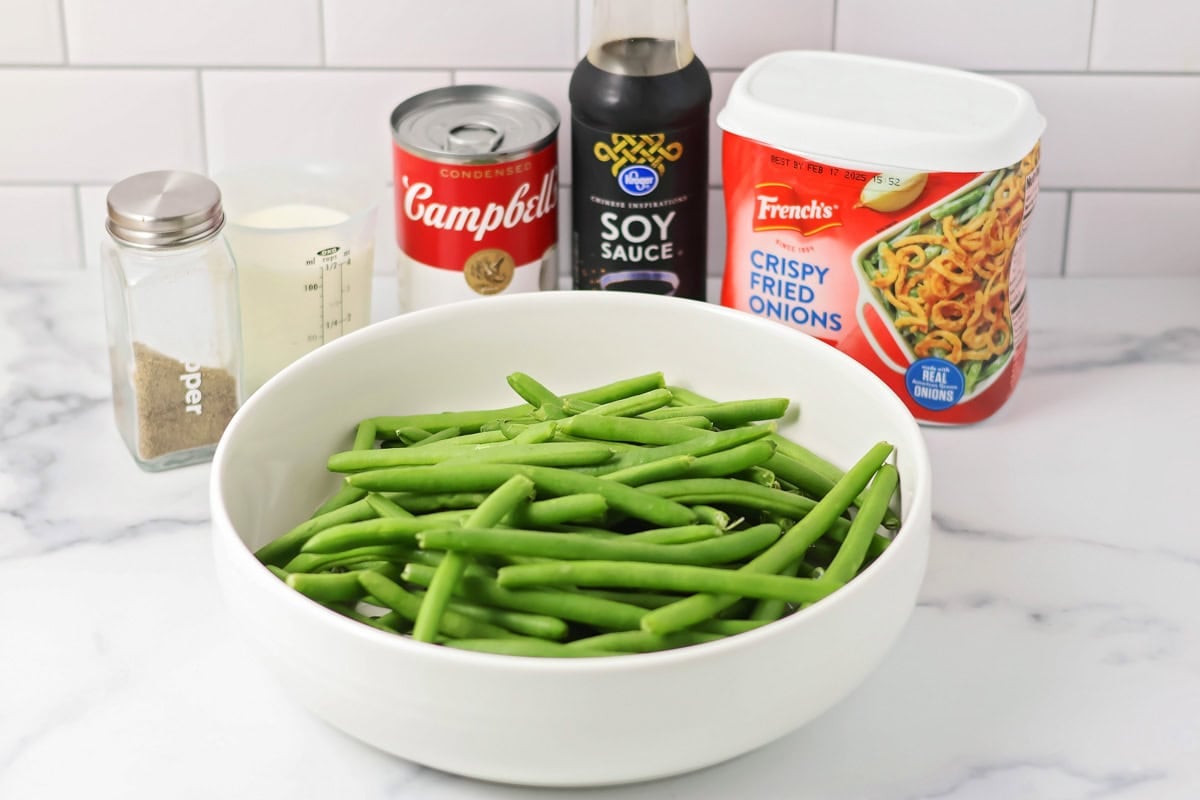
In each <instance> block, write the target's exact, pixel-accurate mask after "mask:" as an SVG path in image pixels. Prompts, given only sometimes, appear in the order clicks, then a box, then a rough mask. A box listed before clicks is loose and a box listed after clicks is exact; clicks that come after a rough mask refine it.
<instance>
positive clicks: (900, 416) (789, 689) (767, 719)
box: [211, 292, 930, 786]
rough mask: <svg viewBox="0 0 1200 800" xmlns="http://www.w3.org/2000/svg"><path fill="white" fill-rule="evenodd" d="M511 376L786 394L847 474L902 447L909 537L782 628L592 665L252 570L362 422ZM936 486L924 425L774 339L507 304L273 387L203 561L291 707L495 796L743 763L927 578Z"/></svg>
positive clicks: (645, 307) (703, 320)
mask: <svg viewBox="0 0 1200 800" xmlns="http://www.w3.org/2000/svg"><path fill="white" fill-rule="evenodd" d="M517 370H520V371H524V372H527V373H529V374H530V375H532V376H534V377H536V378H538V379H539V380H541V381H542V382H543V383H545V384H546V385H548V386H549V387H551V388H552V389H554V390H557V391H562V392H569V391H574V390H577V389H583V388H587V387H589V386H594V385H599V384H603V383H607V382H609V381H613V380H617V379H620V378H623V377H628V376H632V375H636V374H641V373H646V372H653V371H655V370H661V371H663V372H664V373H665V374H666V376H667V380H668V381H669V382H672V383H677V384H679V385H683V386H687V387H689V388H692V389H694V390H696V391H698V392H700V393H701V394H705V395H709V396H712V397H714V398H718V399H738V398H750V397H760V396H761V397H768V396H786V397H790V398H793V399H794V401H795V403H796V404H797V405H798V407H799V410H800V413H799V415H798V418H797V417H796V415H792V419H791V420H790V421H789V422H788V423H787V424H786V425H784V426H783V427H781V432H783V433H786V434H788V435H790V436H793V437H794V438H795V439H797V440H798V441H800V442H802V443H804V444H806V445H807V446H808V447H810V448H811V449H813V450H815V451H816V452H818V453H820V454H822V455H824V456H826V457H827V458H829V459H830V460H832V461H834V462H835V463H838V464H840V465H841V466H843V467H848V466H849V465H850V464H852V463H853V462H854V461H855V460H857V459H858V458H859V456H861V455H862V454H863V453H865V452H866V450H867V449H868V448H869V447H870V446H871V445H872V444H874V443H875V442H877V441H880V440H887V441H890V442H892V443H893V444H894V445H895V446H896V454H895V462H896V464H897V467H898V468H899V471H900V476H901V502H902V509H903V511H902V513H903V526H902V528H901V530H900V532H899V534H898V535H897V537H896V540H895V542H894V543H893V544H892V546H891V547H889V548H888V549H887V550H886V551H885V552H884V553H883V555H882V556H881V557H880V558H879V559H878V560H877V561H876V562H875V563H874V564H872V565H871V566H870V567H869V568H868V569H867V570H866V571H865V572H864V573H863V574H862V575H861V576H859V577H857V578H855V579H854V580H853V581H851V582H850V583H849V584H848V585H847V586H845V587H844V588H842V589H840V590H838V591H837V592H835V593H834V594H833V595H831V596H830V597H828V598H827V599H825V600H822V601H820V602H819V603H816V604H814V605H813V606H810V607H808V608H806V609H804V610H801V611H800V612H798V613H796V614H794V615H792V616H790V617H787V618H785V619H783V620H780V621H779V622H777V623H773V624H771V625H768V626H765V627H763V628H760V629H758V630H755V631H751V632H748V633H743V634H739V635H737V636H733V637H730V638H728V639H724V640H721V641H717V642H712V643H707V644H703V645H699V646H694V647H689V648H683V649H680V650H674V651H667V652H660V653H648V654H640V655H628V656H619V657H612V658H596V659H592V658H585V659H534V658H524V657H514V656H500V655H491V654H485V653H476V652H467V651H460V650H453V649H450V648H445V647H441V646H438V645H431V644H424V643H420V642H416V641H412V640H410V639H407V638H403V637H399V636H394V635H390V634H387V633H385V632H382V631H379V630H375V629H373V628H370V627H368V626H365V625H362V624H360V623H357V622H354V621H351V620H349V619H346V618H344V617H342V616H339V615H338V614H336V613H334V612H332V611H329V610H327V609H325V608H323V607H322V606H319V605H317V604H316V603H313V602H310V601H309V600H308V599H306V598H305V597H303V596H301V595H299V594H298V593H296V592H294V591H292V590H291V589H289V588H288V587H287V586H286V585H284V584H283V583H282V582H281V581H279V580H277V579H276V578H275V577H274V576H273V575H272V574H271V573H270V572H268V571H267V570H266V569H265V568H264V567H263V566H262V565H260V564H259V563H258V561H257V560H256V559H255V558H254V556H253V554H252V551H253V550H254V549H256V548H258V547H259V546H261V545H262V544H264V543H266V542H267V541H269V540H271V539H272V538H274V537H275V536H277V535H279V534H280V533H281V532H283V531H285V530H287V529H288V528H290V527H292V526H293V525H295V524H297V523H298V522H300V521H302V520H303V519H304V518H305V517H306V516H307V514H308V513H310V512H311V509H312V508H314V507H315V505H316V504H317V503H319V502H320V501H321V500H322V499H324V498H325V497H326V496H327V495H328V494H329V493H330V492H332V491H333V489H334V488H335V487H336V485H337V479H336V478H335V476H332V475H330V474H329V473H328V472H326V471H325V469H324V463H325V459H326V457H327V456H328V455H329V454H330V453H332V452H334V451H337V450H342V449H346V448H348V447H349V444H350V441H351V438H352V432H353V430H354V427H355V424H356V423H357V422H358V420H359V419H361V418H363V417H367V416H374V415H381V414H401V413H413V412H422V411H441V410H451V409H470V408H487V407H501V406H507V405H512V404H513V403H514V402H516V398H515V396H513V395H512V394H511V393H510V392H509V391H508V389H507V386H506V384H505V376H506V375H507V374H509V373H511V372H514V371H517ZM929 473H930V471H929V462H928V454H927V452H926V448H925V444H924V440H923V439H922V435H921V432H920V430H919V428H918V427H917V425H916V423H915V422H914V420H913V418H912V416H911V415H910V414H909V412H908V411H907V410H906V409H905V407H904V405H903V404H902V403H901V402H900V400H899V399H897V398H896V396H895V395H894V394H893V393H892V392H891V390H889V389H888V388H887V387H886V386H885V385H884V384H883V383H882V382H880V381H879V379H878V378H876V377H875V376H874V375H872V374H871V373H870V372H869V371H868V370H867V369H866V368H865V367H863V366H861V365H860V364H858V363H857V362H855V361H854V360H852V359H850V358H849V357H847V356H844V355H842V354H841V353H839V352H837V351H836V350H834V349H833V348H831V347H829V346H827V345H825V344H823V343H821V342H819V341H817V340H816V339H812V338H809V337H807V336H805V335H803V334H800V333H797V332H796V331H793V330H791V329H789V328H787V327H786V326H784V325H778V324H775V323H771V322H766V321H763V320H759V319H756V318H754V317H752V316H751V315H749V314H745V313H742V312H738V311H731V310H729V309H724V308H720V307H717V306H713V305H707V304H703V303H699V302H693V301H688V300H681V299H678V298H665V297H657V296H650V295H638V294H625V293H600V292H553V293H543V294H519V295H512V296H504V297H497V298H489V299H487V300H481V301H469V302H466V303H458V304H454V305H448V306H442V307H438V308H432V309H428V310H424V311H420V312H416V313H413V314H409V315H407V316H402V317H397V318H395V319H391V320H388V321H386V322H381V323H378V324H375V325H372V326H370V327H369V328H366V329H364V330H362V331H359V332H357V333H354V334H351V335H349V336H347V337H344V338H342V339H339V340H337V341H335V342H333V343H331V344H328V345H325V346H323V347H321V348H320V349H318V350H317V351H315V352H313V353H310V354H309V355H307V356H305V357H304V358H302V359H301V360H300V361H298V362H296V363H295V364H293V365H292V366H290V367H288V368H287V369H286V370H284V371H283V372H282V373H280V374H279V375H277V376H276V377H275V378H273V379H272V380H271V381H270V382H268V383H267V384H266V385H265V386H264V387H263V388H262V389H261V390H259V391H258V392H257V393H256V394H255V395H254V396H253V397H252V398H251V399H250V400H249V401H248V402H247V403H246V404H245V406H244V407H243V408H242V409H241V410H240V411H239V412H238V413H237V415H236V416H235V417H234V419H233V421H232V422H231V424H230V425H229V428H228V430H227V431H226V433H225V435H224V437H223V438H222V440H221V443H220V446H219V447H218V448H217V452H216V456H215V459H214V462H213V472H212V491H211V500H212V518H213V527H214V542H215V550H216V562H217V569H218V574H219V576H220V579H221V584H222V586H223V588H224V591H225V594H226V596H227V600H228V604H229V607H230V609H231V611H232V613H233V615H234V616H235V617H236V618H237V620H238V621H239V622H240V623H241V625H242V626H243V628H244V629H245V631H246V633H247V634H248V640H249V641H250V642H252V643H253V645H254V646H255V647H257V649H258V650H259V652H260V654H261V656H262V657H263V658H264V659H265V660H266V662H267V663H268V664H269V666H270V667H271V668H273V670H274V672H275V673H276V674H277V675H278V677H279V679H280V680H281V681H282V683H283V684H284V685H285V686H286V687H287V689H289V690H290V691H291V693H292V694H293V695H294V696H295V697H296V698H297V699H298V700H299V701H300V702H301V703H303V704H304V705H305V706H307V707H308V708H309V709H310V710H311V711H312V712H313V713H315V714H316V715H317V716H319V717H321V718H322V719H324V720H326V721H327V722H328V723H329V724H331V725H333V726H335V727H337V728H340V729H341V730H343V731H345V732H346V733H348V734H350V735H351V736H355V737H357V738H359V739H361V740H362V741H364V742H367V743H369V744H371V745H374V746H375V747H378V748H380V749H382V750H385V751H387V752H389V753H394V754H396V755H398V756H402V757H404V758H406V759H410V760H412V761H416V762H418V763H421V764H424V765H427V766H430V767H434V768H437V769H441V770H445V771H448V772H453V773H458V774H461V775H467V776H471V777H476V778H482V779H487V780H492V781H502V782H509V783H521V784H530V785H557V786H586V785H600V784H614V783H623V782H630V781H637V780H645V779H651V778H658V777H663V776H667V775H673V774H677V773H681V772H685V771H688V770H693V769H697V768H700V767H704V766H708V765H711V764H714V763H717V762H720V761H723V760H725V759H729V758H732V757H734V756H737V755H739V754H742V753H745V752H747V751H750V750H753V749H754V748H757V747H759V746H761V745H764V744H766V743H768V742H770V741H772V740H774V739H776V738H778V737H780V736H783V735H784V734H786V733H788V732H790V731H792V730H795V729H796V728H798V727H800V726H801V725H804V724H805V723H807V722H809V721H810V720H812V719H813V718H814V717H816V716H817V715H819V714H821V713H822V712H823V711H825V710H826V709H828V708H829V707H830V706H832V705H834V704H835V703H837V702H838V701H839V700H841V699H842V698H843V697H845V696H846V695H847V694H848V693H849V692H850V691H851V690H852V689H854V687H855V686H857V685H858V684H859V683H860V682H861V681H862V680H863V679H864V678H865V677H866V676H867V675H868V673H870V671H871V670H872V669H873V668H874V667H875V666H876V665H877V664H878V663H879V662H880V660H881V659H882V657H883V655H884V653H885V652H886V651H887V650H888V648H889V647H890V646H891V645H892V644H893V642H894V641H895V639H896V638H897V636H898V635H899V633H900V631H901V629H902V628H903V627H904V624H905V622H906V621H907V619H908V618H909V616H910V614H911V612H912V609H913V607H914V604H915V601H916V594H917V589H918V587H919V584H920V582H921V578H922V576H923V574H924V570H925V564H926V560H927V552H928V542H929V524H930V474H929ZM848 744H849V743H848Z"/></svg>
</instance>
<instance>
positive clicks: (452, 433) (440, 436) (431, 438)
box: [409, 427, 478, 447]
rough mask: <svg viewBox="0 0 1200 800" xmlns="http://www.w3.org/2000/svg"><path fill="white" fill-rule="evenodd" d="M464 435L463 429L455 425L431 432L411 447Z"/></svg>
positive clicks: (425, 445) (446, 440) (427, 445)
mask: <svg viewBox="0 0 1200 800" xmlns="http://www.w3.org/2000/svg"><path fill="white" fill-rule="evenodd" d="M462 435H463V433H462V430H460V429H459V428H455V427H450V428H442V429H441V430H440V431H437V432H436V433H431V434H429V435H428V436H426V437H424V438H423V439H421V440H420V441H418V442H413V443H411V444H410V445H409V447H429V446H430V445H431V444H437V443H438V442H449V441H450V440H452V439H459V438H462ZM470 435H471V436H478V434H470ZM460 444H461V442H460Z"/></svg>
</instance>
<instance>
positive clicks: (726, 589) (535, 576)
mask: <svg viewBox="0 0 1200 800" xmlns="http://www.w3.org/2000/svg"><path fill="white" fill-rule="evenodd" d="M771 527H774V526H771ZM730 536H732V534H730ZM725 538H729V537H725ZM680 546H681V547H682V546H685V545H680ZM497 582H498V583H499V584H500V585H501V586H502V587H504V588H506V589H528V588H531V587H539V588H541V587H546V586H603V587H609V588H613V587H618V588H619V587H625V588H631V589H650V590H652V591H669V592H706V593H714V594H735V595H738V596H740V597H765V598H772V597H773V598H778V599H780V600H787V601H789V602H793V603H813V602H816V601H817V600H820V599H821V598H823V597H826V596H827V595H829V594H830V593H831V592H833V591H834V590H836V589H837V588H838V587H839V586H841V584H839V583H836V582H834V581H832V580H829V579H827V578H824V579H822V580H819V581H814V580H811V579H809V578H789V577H786V576H783V575H774V574H768V573H760V572H743V571H741V570H728V569H719V568H716V567H697V566H683V565H679V564H656V563H645V562H627V561H564V562H561V563H548V564H518V565H513V566H508V567H501V568H500V572H499V574H498V576H497ZM668 607H669V606H668ZM657 611H662V609H656V611H655V612H650V613H656V612H657ZM643 624H645V623H644V620H643Z"/></svg>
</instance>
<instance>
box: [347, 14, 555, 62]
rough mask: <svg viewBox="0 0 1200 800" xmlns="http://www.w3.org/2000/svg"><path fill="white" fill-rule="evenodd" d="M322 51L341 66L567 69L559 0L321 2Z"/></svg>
mask: <svg viewBox="0 0 1200 800" xmlns="http://www.w3.org/2000/svg"><path fill="white" fill-rule="evenodd" d="M324 10H325V56H326V63H327V64H329V65H331V66H348V67H400V66H403V67H441V68H453V67H464V68H497V67H500V68H503V67H517V68H527V67H570V66H571V65H572V64H573V63H574V61H575V52H574V47H573V46H572V44H573V41H574V33H575V13H574V6H573V5H572V4H571V3H568V2H564V0H505V2H502V3H496V2H489V3H481V2H477V0H439V2H435V3H430V2H425V0H324Z"/></svg>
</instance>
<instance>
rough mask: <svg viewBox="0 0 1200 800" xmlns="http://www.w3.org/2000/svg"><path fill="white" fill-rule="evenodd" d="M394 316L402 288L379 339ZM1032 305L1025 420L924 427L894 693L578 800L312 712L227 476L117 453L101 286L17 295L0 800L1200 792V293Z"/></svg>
mask: <svg viewBox="0 0 1200 800" xmlns="http://www.w3.org/2000/svg"><path fill="white" fill-rule="evenodd" d="M393 295H394V291H393V286H392V283H391V279H390V278H388V279H380V280H379V281H378V282H377V285H376V292H375V297H376V299H377V304H376V316H377V317H383V316H388V315H390V314H391V313H393V312H394V308H393V307H392V306H391V305H389V304H390V303H392V302H393V301H392V298H393ZM1029 297H1030V303H1031V321H1032V328H1031V331H1030V349H1029V356H1028V361H1027V364H1026V369H1025V374H1024V377H1023V379H1022V382H1021V385H1020V387H1019V388H1018V390H1017V392H1016V393H1015V395H1014V397H1013V399H1012V401H1011V402H1010V403H1009V405H1008V406H1007V407H1006V408H1005V409H1004V410H1003V411H1001V412H1000V413H999V414H997V415H996V416H995V417H994V418H993V419H991V420H988V421H986V422H984V423H981V424H979V425H976V426H973V427H970V428H961V429H936V428H930V429H926V438H927V440H928V442H929V445H930V451H931V456H932V459H933V466H934V508H935V516H934V539H933V545H932V551H931V557H930V563H929V570H928V573H927V576H926V580H925V583H924V585H923V587H922V590H921V595H920V598H919V603H918V607H917V609H916V612H915V613H914V615H913V618H912V621H911V622H910V624H909V626H908V627H907V628H906V629H905V631H904V633H903V635H902V636H901V637H900V640H899V641H898V642H897V643H896V645H895V647H894V648H893V649H892V651H891V652H890V653H889V654H888V656H887V658H886V660H885V662H884V664H883V665H882V666H881V667H880V669H879V670H877V671H876V673H875V674H873V675H872V676H871V677H870V678H869V679H868V681H867V682H866V683H865V684H864V685H863V686H862V687H860V688H859V689H858V690H857V691H856V692H854V693H853V694H852V695H851V696H850V697H849V698H847V699H846V700H845V701H843V702H842V703H840V704H839V705H838V706H837V707H835V708H834V709H832V710H831V711H829V712H828V713H827V714H825V715H824V716H822V717H821V718H820V719H818V720H816V721H815V722H814V723H813V724H811V725H809V726H807V727H805V728H802V729H801V730H798V731H796V732H794V733H792V734H790V735H788V736H786V737H784V738H783V739H780V740H779V741H776V742H774V743H772V744H770V745H768V746H766V747H763V748H761V749H759V750H757V751H755V752H753V753H749V754H747V755H745V756H743V757H741V758H738V759H735V760H733V761H731V762H729V763H726V764H722V765H718V766H716V767H712V768H709V769H706V770H702V771H700V772H696V773H693V774H690V775H683V776H679V777H676V778H672V779H667V780H662V781H655V782H650V783H645V784H638V785H632V786H618V787H608V788H600V789H592V790H585V791H564V790H553V789H530V788H526V787H509V786H499V785H494V784H487V783H480V782H477V781H472V780H467V779H463V778H458V777H455V776H451V775H445V774H442V773H439V772H436V771H434V770H430V769H426V768H423V767H420V766H418V765H415V764H410V763H407V762H404V761H402V760H400V759H396V758H392V757H390V756H387V755H385V754H382V753H379V752H377V751H375V750H372V749H371V748H368V747H365V746H363V745H361V744H359V743H358V742H356V741H354V740H352V739H350V738H349V737H347V736H344V735H342V734H340V733H338V732H337V731H334V730H332V729H330V728H328V727H327V726H325V725H324V724H323V723H321V722H319V721H318V720H316V719H315V718H313V717H311V716H309V715H308V714H307V713H306V712H305V711H303V709H301V708H299V707H298V706H297V705H296V704H295V703H294V702H293V701H292V700H291V699H290V698H289V697H288V696H287V695H286V694H285V692H284V691H283V690H282V689H281V688H280V687H279V686H278V685H277V684H276V683H275V681H274V680H273V678H272V676H271V675H270V674H269V673H268V672H267V670H266V668H265V667H264V666H263V665H262V664H261V663H259V662H258V661H257V660H256V659H255V658H254V657H253V655H252V654H251V651H250V650H249V648H248V647H247V645H246V643H245V642H243V641H242V640H241V638H240V634H239V633H238V631H237V629H236V627H235V625H234V624H233V621H232V620H231V619H230V618H229V616H228V614H227V612H226V609H225V607H224V605H223V602H222V599H221V596H220V592H219V590H218V587H217V586H216V581H215V577H214V575H213V570H212V564H211V556H210V554H209V542H208V533H209V531H208V509H207V489H208V468H207V467H206V466H197V467H191V468H187V469H182V470H175V471H172V472H168V473H163V474H159V475H147V474H145V473H142V472H141V471H140V470H138V469H137V467H136V466H135V465H134V464H133V462H132V460H131V459H130V457H129V455H128V453H127V452H126V451H125V449H124V445H123V444H122V443H121V441H120V438H119V436H118V435H117V433H116V429H115V426H114V424H113V421H112V411H111V405H110V400H109V391H110V390H109V376H108V363H107V355H106V346H105V342H104V323H103V315H102V309H101V305H100V293H99V285H98V280H97V278H96V276H95V275H94V274H93V273H88V272H81V273H78V274H76V275H60V276H53V277H48V278H46V279H44V280H43V279H17V278H3V277H0V798H4V800H47V799H50V800H55V799H56V798H77V797H84V796H86V797H89V798H97V799H100V800H105V799H107V798H113V799H116V798H120V800H131V799H132V800H140V798H155V799H156V800H157V798H172V799H174V798H205V799H206V800H207V799H208V798H216V797H220V798H254V799H255V800H258V799H259V798H262V799H263V800H270V798H288V800H294V798H306V797H322V798H326V797H338V798H342V797H346V798H351V797H352V798H369V799H370V800H392V799H393V798H396V799H400V800H410V799H411V798H421V800H475V799H477V798H487V799H489V800H491V799H493V798H499V799H501V800H510V799H515V798H533V800H548V799H549V798H576V797H578V798H588V800H632V799H633V798H655V799H656V800H657V799H658V798H687V800H718V798H719V799H720V800H726V799H727V798H750V799H753V800H757V799H758V798H765V799H766V800H773V799H774V798H818V799H819V800H843V799H844V800H1017V799H1018V798H1019V799H1020V800H1192V798H1200V572H1198V571H1197V568H1198V567H1200V536H1198V535H1197V534H1196V525H1195V523H1194V522H1193V520H1192V516H1193V514H1192V512H1191V510H1190V509H1191V503H1190V501H1191V499H1192V498H1193V497H1194V496H1195V493H1196V488H1195V487H1196V480H1195V470H1194V467H1193V463H1194V462H1195V460H1196V456H1195V454H1196V453H1197V452H1200V403H1198V402H1197V399H1196V398H1197V397H1198V396H1200V326H1198V325H1197V320H1198V319H1200V317H1198V316H1197V311H1196V309H1197V308H1200V281H1197V280H1196V279H1159V280H1134V279H1123V280H1121V279H1113V280H1077V281H1076V280H1049V279H1042V280H1033V281H1031V283H1030V289H1029ZM796 669H797V679H798V680H802V679H803V665H802V664H799V665H796Z"/></svg>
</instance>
